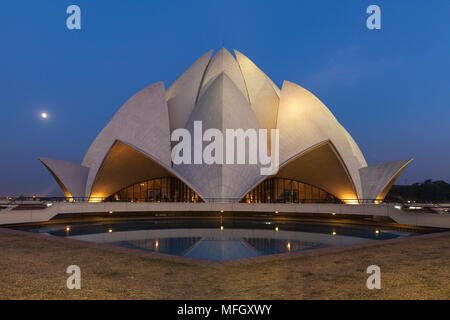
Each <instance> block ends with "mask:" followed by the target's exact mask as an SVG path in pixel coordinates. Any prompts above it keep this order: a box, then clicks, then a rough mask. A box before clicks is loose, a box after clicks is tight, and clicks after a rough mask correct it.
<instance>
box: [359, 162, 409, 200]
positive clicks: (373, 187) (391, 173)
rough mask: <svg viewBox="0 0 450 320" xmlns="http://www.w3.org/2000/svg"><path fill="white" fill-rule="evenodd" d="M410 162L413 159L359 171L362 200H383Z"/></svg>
mask: <svg viewBox="0 0 450 320" xmlns="http://www.w3.org/2000/svg"><path fill="white" fill-rule="evenodd" d="M411 161H413V159H406V160H396V161H389V162H384V163H379V164H375V165H373V166H370V167H365V168H361V169H359V173H360V175H361V183H362V191H363V197H364V199H377V200H383V199H384V197H386V195H387V193H388V191H389V189H390V188H391V186H392V184H393V183H394V181H395V180H396V179H397V178H398V176H399V175H400V174H401V173H402V172H403V170H405V168H406V167H407V166H408V165H409V164H410V163H411Z"/></svg>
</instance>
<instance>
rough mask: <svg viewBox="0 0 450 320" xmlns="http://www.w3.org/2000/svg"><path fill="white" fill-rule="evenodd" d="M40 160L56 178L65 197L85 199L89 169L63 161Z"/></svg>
mask: <svg viewBox="0 0 450 320" xmlns="http://www.w3.org/2000/svg"><path fill="white" fill-rule="evenodd" d="M39 160H40V161H41V162H42V164H43V165H44V166H45V167H46V168H47V169H48V170H49V171H50V173H51V174H52V176H53V177H54V178H55V180H56V182H57V183H58V185H59V187H60V188H61V190H62V191H63V193H64V196H65V197H67V198H72V197H84V194H85V190H86V181H87V177H88V173H89V168H87V167H83V166H80V165H79V164H75V163H71V162H67V161H63V160H54V159H49V158H39Z"/></svg>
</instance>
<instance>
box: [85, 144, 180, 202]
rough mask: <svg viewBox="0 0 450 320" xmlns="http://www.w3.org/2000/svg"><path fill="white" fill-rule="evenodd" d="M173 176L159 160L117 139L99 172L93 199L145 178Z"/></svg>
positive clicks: (94, 185)
mask: <svg viewBox="0 0 450 320" xmlns="http://www.w3.org/2000/svg"><path fill="white" fill-rule="evenodd" d="M172 176H174V175H173V174H172V173H171V172H169V170H168V169H167V168H166V167H164V165H162V164H161V163H159V162H158V161H157V160H155V159H152V158H150V157H148V156H145V155H144V154H143V153H141V152H139V151H138V150H136V149H135V148H132V147H130V146H128V145H127V144H125V143H123V142H121V141H115V142H114V143H113V145H112V147H111V149H110V150H109V151H108V153H107V155H106V157H105V158H104V160H103V162H102V165H101V166H100V168H99V170H98V172H97V175H96V177H95V180H94V183H93V185H92V190H91V199H93V200H94V201H95V200H96V199H98V200H101V199H103V198H105V197H109V196H110V195H112V194H113V193H114V192H117V191H119V190H121V189H123V188H125V187H128V186H130V185H133V184H136V183H138V182H141V181H144V180H150V179H154V178H162V177H172Z"/></svg>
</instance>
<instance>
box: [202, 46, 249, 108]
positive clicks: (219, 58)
mask: <svg viewBox="0 0 450 320" xmlns="http://www.w3.org/2000/svg"><path fill="white" fill-rule="evenodd" d="M221 73H225V74H226V75H227V76H228V77H229V78H230V79H231V81H232V82H234V85H235V86H236V87H237V88H238V89H239V90H240V91H241V93H242V95H243V96H244V97H245V98H246V99H247V102H248V95H247V88H246V86H245V81H244V77H243V76H242V73H241V70H240V69H239V66H238V64H237V62H236V60H235V59H234V57H233V56H232V55H231V53H230V52H229V51H228V50H227V49H225V48H222V49H220V50H219V52H217V53H216V55H215V56H214V58H213V59H212V60H211V62H210V63H209V65H208V68H207V69H206V71H205V76H204V77H203V81H202V86H201V88H200V93H199V96H198V99H197V101H199V100H200V97H201V96H202V95H203V94H204V93H205V92H206V90H207V89H208V87H209V86H210V85H211V84H212V83H213V82H214V81H215V79H216V78H217V77H218V76H219V75H220V74H221Z"/></svg>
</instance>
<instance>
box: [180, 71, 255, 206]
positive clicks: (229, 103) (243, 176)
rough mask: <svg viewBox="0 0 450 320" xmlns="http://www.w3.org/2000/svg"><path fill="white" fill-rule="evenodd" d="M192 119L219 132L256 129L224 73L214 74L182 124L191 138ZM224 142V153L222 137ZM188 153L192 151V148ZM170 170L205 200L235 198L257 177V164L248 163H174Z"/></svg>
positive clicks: (243, 100) (192, 132) (240, 93)
mask: <svg viewBox="0 0 450 320" xmlns="http://www.w3.org/2000/svg"><path fill="white" fill-rule="evenodd" d="M194 121H202V126H203V128H202V129H203V131H206V130H207V129H210V128H211V129H219V130H220V131H221V132H225V130H226V129H239V128H241V129H243V130H246V129H249V128H256V129H259V124H258V120H257V119H256V116H255V114H254V113H253V111H252V109H251V108H250V106H249V105H248V102H247V99H246V97H244V95H243V94H242V92H241V91H240V90H239V88H238V87H237V86H236V85H235V84H234V82H233V81H232V80H231V79H230V78H229V77H228V75H227V74H226V73H225V72H222V73H221V74H219V75H218V76H217V77H215V80H214V81H213V82H212V83H211V84H210V85H209V86H208V89H207V90H206V91H205V93H204V94H203V95H202V96H201V97H200V99H199V101H198V103H197V105H196V107H195V109H194V111H193V112H192V115H191V117H190V118H189V121H188V123H187V125H186V129H187V130H188V131H189V132H191V136H192V137H193V136H194ZM224 136H225V134H224ZM224 141H225V143H224V148H223V154H224V155H225V145H226V139H224ZM206 144H208V143H204V145H206ZM236 146H237V143H236V144H235V148H236ZM202 149H203V148H202ZM235 150H236V149H235ZM191 153H192V154H194V150H193V149H192V151H191ZM235 154H236V152H235ZM246 157H248V154H246ZM224 160H225V159H224ZM174 169H175V171H177V172H178V173H179V174H180V175H181V176H183V177H184V178H185V179H186V180H187V181H188V182H189V183H190V185H193V186H196V187H197V189H198V190H199V194H200V195H201V196H202V197H203V198H204V199H207V200H209V201H216V200H220V199H223V200H224V201H226V202H228V201H235V200H236V199H239V198H241V197H242V196H243V195H244V194H245V191H246V190H247V189H248V188H249V187H250V186H251V185H252V184H254V183H255V182H256V181H257V179H258V178H259V177H260V171H259V166H258V165H250V164H241V165H239V164H211V165H205V164H182V165H177V166H174ZM230 199H231V200H230Z"/></svg>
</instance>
